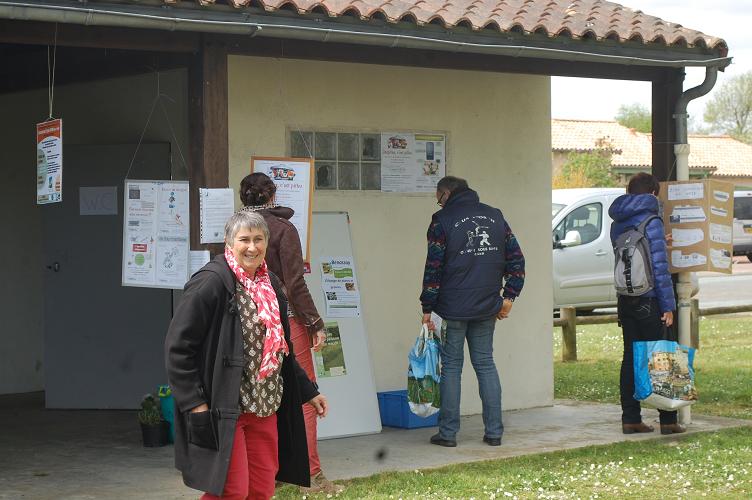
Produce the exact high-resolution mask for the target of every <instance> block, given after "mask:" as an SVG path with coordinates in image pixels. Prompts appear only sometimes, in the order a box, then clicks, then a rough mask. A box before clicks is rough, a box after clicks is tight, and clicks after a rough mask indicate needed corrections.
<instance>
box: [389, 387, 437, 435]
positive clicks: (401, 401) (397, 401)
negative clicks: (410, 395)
mask: <svg viewBox="0 0 752 500" xmlns="http://www.w3.org/2000/svg"><path fill="white" fill-rule="evenodd" d="M376 396H377V397H378V399H379V413H380V414H381V425H385V426H387V427H401V428H403V429H416V428H418V427H436V426H437V425H439V414H438V413H434V414H433V415H431V416H430V417H427V418H423V417H419V416H417V415H416V414H415V413H413V412H411V411H410V406H409V405H408V404H407V390H403V391H385V392H379V393H376Z"/></svg>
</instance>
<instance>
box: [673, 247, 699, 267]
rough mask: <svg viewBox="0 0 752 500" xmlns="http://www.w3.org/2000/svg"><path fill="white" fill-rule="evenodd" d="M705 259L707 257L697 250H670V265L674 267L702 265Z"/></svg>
mask: <svg viewBox="0 0 752 500" xmlns="http://www.w3.org/2000/svg"><path fill="white" fill-rule="evenodd" d="M707 261H708V259H707V257H705V256H704V255H702V254H699V253H697V252H693V253H690V254H683V253H682V251H681V250H673V251H672V252H671V265H672V266H674V267H694V266H703V265H705V263H706V262H707Z"/></svg>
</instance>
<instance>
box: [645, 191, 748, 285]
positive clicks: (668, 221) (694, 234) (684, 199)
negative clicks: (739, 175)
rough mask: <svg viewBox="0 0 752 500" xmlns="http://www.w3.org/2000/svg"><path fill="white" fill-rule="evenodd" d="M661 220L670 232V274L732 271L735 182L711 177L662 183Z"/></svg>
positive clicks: (660, 196)
mask: <svg viewBox="0 0 752 500" xmlns="http://www.w3.org/2000/svg"><path fill="white" fill-rule="evenodd" d="M659 198H660V200H661V203H662V204H663V223H664V225H665V227H666V234H670V235H671V242H670V244H669V247H668V261H669V271H670V272H671V273H681V272H696V271H713V272H718V273H729V274H730V273H731V255H732V233H733V217H734V185H733V184H732V183H730V182H723V181H717V180H714V179H698V180H690V181H671V182H661V190H660V195H659Z"/></svg>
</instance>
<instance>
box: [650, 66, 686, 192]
mask: <svg viewBox="0 0 752 500" xmlns="http://www.w3.org/2000/svg"><path fill="white" fill-rule="evenodd" d="M683 83H684V71H683V70H676V69H674V70H669V69H664V70H663V74H662V75H661V77H660V78H658V79H656V80H654V81H653V84H652V85H653V94H652V101H653V106H652V117H653V118H652V121H653V123H652V132H653V170H652V172H653V175H654V176H656V177H657V178H658V180H660V181H675V180H676V156H675V155H674V144H676V122H675V120H674V113H675V110H676V101H677V100H678V99H679V96H680V95H681V93H682V85H683Z"/></svg>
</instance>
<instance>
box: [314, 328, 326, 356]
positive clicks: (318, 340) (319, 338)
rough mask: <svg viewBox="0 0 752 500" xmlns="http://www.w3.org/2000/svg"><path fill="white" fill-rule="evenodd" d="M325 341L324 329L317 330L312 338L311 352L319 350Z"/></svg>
mask: <svg viewBox="0 0 752 500" xmlns="http://www.w3.org/2000/svg"><path fill="white" fill-rule="evenodd" d="M325 342H326V330H319V331H318V332H316V334H315V335H314V338H313V352H319V351H320V350H321V348H322V347H324V343H325Z"/></svg>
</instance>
